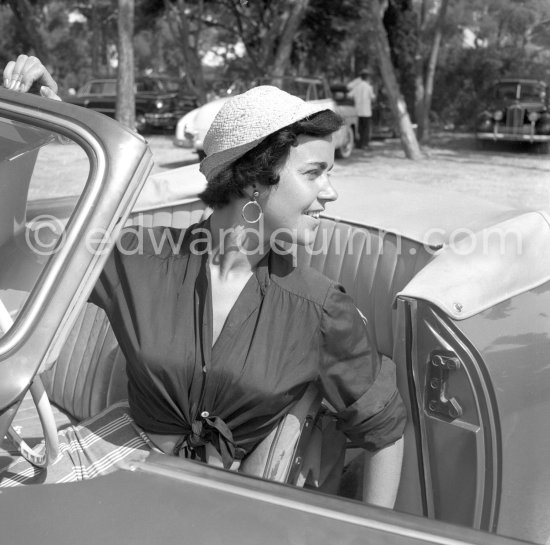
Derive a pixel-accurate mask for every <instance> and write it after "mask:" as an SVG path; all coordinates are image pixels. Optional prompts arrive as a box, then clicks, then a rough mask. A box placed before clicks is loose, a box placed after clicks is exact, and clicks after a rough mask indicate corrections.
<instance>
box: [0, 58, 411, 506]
mask: <svg viewBox="0 0 550 545" xmlns="http://www.w3.org/2000/svg"><path fill="white" fill-rule="evenodd" d="M35 81H37V82H38V83H41V84H42V87H41V89H40V92H41V94H42V95H43V96H48V97H51V98H58V97H57V95H56V92H57V86H56V85H55V82H54V81H53V79H52V78H51V76H50V75H49V73H48V72H47V71H46V69H45V68H44V67H43V65H42V64H41V63H40V62H39V61H38V59H36V58H33V57H26V56H20V57H18V59H17V61H16V62H13V61H12V62H10V63H9V64H8V65H7V67H6V69H5V70H4V85H5V86H6V87H8V88H11V89H14V90H19V91H21V92H26V91H27V90H28V89H29V88H30V87H31V85H32V83H33V82H35ZM340 124H341V120H340V118H339V117H338V116H337V115H336V114H334V113H333V112H332V111H330V110H327V109H326V108H325V107H324V106H323V105H319V104H312V103H307V102H304V101H302V100H301V99H299V98H297V97H294V96H292V95H289V94H287V93H285V92H283V91H281V90H279V89H277V88H275V87H270V86H262V87H257V88H254V89H251V90H250V91H248V92H246V93H243V94H242V95H237V96H235V97H233V98H232V99H230V100H229V101H228V102H227V103H226V104H225V105H224V106H223V107H222V109H221V110H220V112H219V113H218V115H217V117H216V118H215V120H214V122H213V124H212V126H211V128H210V130H209V132H208V134H207V136H206V138H205V143H204V148H205V152H206V158H205V159H204V161H203V162H202V163H201V167H200V168H201V171H202V172H203V174H204V175H205V177H206V179H207V182H208V183H207V187H206V190H205V191H204V192H203V193H202V195H201V198H202V199H203V201H204V202H205V203H206V204H207V205H209V206H210V207H212V208H213V213H212V215H211V216H210V217H209V219H208V220H206V221H204V222H202V223H199V224H196V225H194V226H191V227H189V228H188V229H187V230H186V231H185V233H181V232H178V231H177V230H173V229H172V230H168V229H154V230H142V231H139V232H135V231H129V232H127V233H125V234H123V236H122V237H121V239H120V241H119V244H118V245H117V248H116V249H115V251H114V252H113V254H112V255H111V257H110V259H109V261H108V263H107V265H106V266H105V269H104V271H103V273H102V275H101V277H100V280H99V282H98V284H97V286H96V288H95V290H94V292H93V294H92V296H91V300H92V301H93V302H95V303H96V304H98V305H100V306H101V307H103V308H104V309H105V311H106V313H107V315H108V316H109V320H110V321H111V324H112V327H113V330H114V332H115V334H116V336H117V339H118V342H119V343H120V345H121V347H122V349H123V351H124V354H125V356H126V358H127V361H128V365H127V372H128V379H129V411H128V410H127V409H126V408H125V407H123V408H121V407H117V408H115V409H113V410H109V409H108V410H107V412H106V413H105V414H102V415H100V417H96V419H95V420H94V421H93V422H92V423H84V424H83V425H82V426H79V427H76V428H78V429H76V431H75V430H72V429H71V430H70V431H69V432H67V433H68V434H69V435H70V437H69V438H68V439H67V442H69V443H71V441H72V442H73V443H74V442H78V443H79V444H80V445H84V444H86V445H87V444H88V443H90V441H89V440H88V439H86V438H84V439H82V437H83V436H86V437H88V434H90V433H91V434H92V436H93V437H94V438H95V437H96V435H100V432H98V430H99V429H101V430H103V429H104V428H105V423H107V427H108V423H109V422H112V421H113V419H115V418H119V417H120V418H122V417H123V418H125V419H126V420H125V422H127V424H128V425H127V426H125V427H124V433H129V434H130V439H128V442H127V443H121V440H119V439H118V437H119V436H118V435H117V440H115V439H113V438H112V437H111V438H108V440H106V442H104V443H102V449H103V450H100V452H99V453H98V454H94V453H92V452H90V450H91V449H88V448H87V447H85V446H82V448H79V449H78V450H79V451H81V452H82V454H79V455H78V456H81V457H79V458H78V460H74V459H72V460H70V459H69V460H68V461H67V458H70V456H69V457H67V456H65V455H64V456H62V457H61V458H62V459H63V460H61V461H60V460H58V461H57V462H56V464H54V465H53V466H52V468H51V469H48V476H46V477H44V476H43V475H42V476H41V477H36V472H33V474H32V475H31V476H30V477H29V479H28V480H24V479H23V480H20V481H18V480H17V477H16V474H17V473H21V472H20V471H19V470H18V469H17V468H12V470H11V473H9V474H8V477H7V480H8V482H10V483H16V482H32V479H33V478H38V479H39V480H40V479H41V480H42V482H44V480H48V481H54V482H57V481H59V480H62V479H65V480H73V478H74V479H77V478H85V477H90V476H94V475H95V474H96V473H99V474H101V473H105V472H109V471H113V470H114V469H116V467H117V464H116V463H115V464H113V465H109V467H106V468H103V469H101V471H100V470H97V471H96V469H97V467H98V465H97V464H96V463H95V461H97V459H98V457H100V458H101V460H104V459H106V458H107V457H108V456H110V455H111V453H110V451H109V449H110V448H111V447H110V444H112V443H114V444H116V445H117V446H118V447H120V446H121V444H124V445H132V449H133V450H132V449H128V450H129V452H128V454H127V455H126V454H124V456H123V455H122V454H121V455H120V456H119V457H118V458H120V459H122V458H124V459H125V460H128V459H132V456H137V457H138V459H140V457H141V459H142V458H143V457H144V456H146V455H147V454H148V453H149V452H150V451H151V450H152V449H160V450H161V451H163V452H165V453H167V454H171V455H177V456H185V457H190V458H198V459H200V460H202V461H207V462H209V463H216V461H217V462H218V463H221V464H223V465H224V467H226V468H231V467H232V468H234V469H236V468H238V465H239V461H240V460H242V459H243V458H244V457H246V455H247V454H248V453H249V452H251V451H252V450H253V449H254V447H255V446H256V445H257V444H258V443H259V442H260V441H261V440H262V439H263V438H264V437H266V436H267V435H268V434H269V432H270V431H271V430H272V429H273V427H274V426H276V425H277V423H278V422H279V421H280V419H281V418H282V417H283V416H284V415H285V414H286V412H287V411H288V410H289V408H290V407H291V405H292V404H293V403H294V402H295V401H296V400H297V399H299V398H300V396H301V395H302V394H303V392H304V390H305V388H306V387H307V386H308V384H310V383H311V382H315V383H317V384H318V385H319V387H320V388H321V389H322V392H323V394H324V396H325V397H326V398H327V399H328V401H329V402H330V403H331V404H332V406H333V407H334V408H335V411H336V416H337V419H338V421H339V426H340V429H341V430H342V431H344V432H345V433H346V435H348V437H350V438H351V439H352V440H353V441H354V443H355V444H358V445H361V446H363V447H364V448H365V449H366V450H367V452H368V456H367V464H366V477H365V481H366V482H367V483H368V493H367V495H366V496H365V500H366V501H367V502H369V503H375V504H378V505H384V506H393V503H394V500H395V495H396V492H397V485H398V482H399V475H400V468H401V458H402V439H401V436H402V433H403V427H404V422H405V413H404V409H403V405H402V402H401V399H400V397H399V394H398V392H397V389H396V386H395V383H394V382H393V379H392V378H391V377H392V376H393V374H392V372H391V370H390V369H387V368H386V367H383V366H381V364H380V359H379V357H378V354H377V353H376V352H375V351H373V350H371V348H370V343H369V339H368V333H367V330H366V328H365V324H364V322H363V320H362V317H361V316H360V314H359V313H358V311H357V310H356V308H355V306H354V304H353V302H352V300H351V298H350V297H348V296H347V295H346V294H345V292H344V290H343V288H342V287H341V286H339V285H338V284H336V283H334V282H332V281H331V280H329V279H328V278H326V277H324V276H323V275H321V274H320V273H318V272H316V271H314V270H313V269H309V268H298V267H296V266H295V264H294V263H293V259H292V257H291V256H289V255H287V254H288V246H284V247H283V246H281V245H280V242H279V241H284V242H285V243H286V244H287V245H288V243H290V244H291V245H307V244H309V243H311V242H312V241H313V239H314V238H315V233H316V231H317V229H318V227H319V218H318V216H319V213H320V212H322V211H323V210H324V209H325V205H326V204H327V203H328V202H330V201H332V200H334V199H336V197H337V194H336V192H335V190H334V188H333V187H332V185H331V183H330V170H331V169H332V166H333V161H334V145H333V143H332V134H333V133H334V132H335V131H336V130H337V129H338V128H339V126H340ZM167 241H168V242H171V243H167ZM173 241H179V244H178V247H177V248H174V246H173V244H172V243H173ZM117 411H118V412H117ZM121 412H122V416H121V414H119V413H121ZM98 421H99V424H98ZM117 433H118V432H117ZM73 434H74V435H73ZM119 435H120V434H119ZM136 441H137V443H139V444H137V443H136ZM97 442H101V441H100V440H98V441H97ZM111 450H112V448H111ZM130 451H131V452H130ZM118 452H120V448H119V450H117V453H118ZM124 453H126V451H124ZM94 456H95V458H94ZM117 456H118V454H117ZM87 457H89V460H88V459H87ZM82 458H86V460H85V461H84V462H83V461H82ZM118 458H117V459H118ZM64 464H65V465H66V464H68V466H69V467H70V468H73V469H72V470H71V472H70V477H67V474H66V473H62V469H63V471H65V468H64ZM86 464H88V467H89V468H93V469H90V470H88V471H87V473H86V472H85V473H84V474H83V473H82V471H81V470H80V473H78V472H77V473H75V471H74V467H75V466H82V465H86ZM102 467H103V466H102Z"/></svg>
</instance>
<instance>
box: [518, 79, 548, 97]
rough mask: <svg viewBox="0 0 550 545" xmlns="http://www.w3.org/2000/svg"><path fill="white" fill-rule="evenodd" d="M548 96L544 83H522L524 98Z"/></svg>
mask: <svg viewBox="0 0 550 545" xmlns="http://www.w3.org/2000/svg"><path fill="white" fill-rule="evenodd" d="M545 96H546V93H545V89H544V87H543V86H542V85H539V84H536V83H522V84H521V85H520V98H521V99H522V100H535V101H538V100H544V98H545Z"/></svg>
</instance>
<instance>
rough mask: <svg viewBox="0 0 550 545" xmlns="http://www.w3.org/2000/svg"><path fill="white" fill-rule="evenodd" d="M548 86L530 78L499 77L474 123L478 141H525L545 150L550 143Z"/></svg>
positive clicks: (549, 97) (549, 96)
mask: <svg viewBox="0 0 550 545" xmlns="http://www.w3.org/2000/svg"><path fill="white" fill-rule="evenodd" d="M549 100H550V95H549V91H548V85H547V84H546V83H545V82H543V81H538V80H533V79H521V78H518V79H512V78H509V79H501V80H498V81H497V82H496V83H495V84H494V86H493V89H492V93H491V98H490V100H489V103H488V104H487V106H486V109H485V110H484V111H483V112H481V114H480V115H479V116H478V118H477V122H476V137H477V138H478V140H479V141H480V142H482V143H483V142H486V141H509V142H529V143H531V144H534V145H537V146H539V149H541V150H543V151H548V143H549V142H550V111H549Z"/></svg>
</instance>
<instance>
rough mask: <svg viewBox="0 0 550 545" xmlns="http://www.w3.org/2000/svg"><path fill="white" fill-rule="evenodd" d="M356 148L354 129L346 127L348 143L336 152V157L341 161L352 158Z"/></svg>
mask: <svg viewBox="0 0 550 545" xmlns="http://www.w3.org/2000/svg"><path fill="white" fill-rule="evenodd" d="M354 147H355V144H354V134H353V128H352V127H351V126H349V125H348V126H347V127H346V141H345V142H344V143H343V144H342V145H341V146H340V147H339V148H338V149H337V150H336V157H338V158H339V159H347V158H348V157H350V156H351V152H352V151H353V148H354Z"/></svg>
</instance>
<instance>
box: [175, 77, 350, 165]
mask: <svg viewBox="0 0 550 545" xmlns="http://www.w3.org/2000/svg"><path fill="white" fill-rule="evenodd" d="M255 85H276V86H277V87H279V88H281V89H283V91H286V92H288V93H290V94H292V95H295V96H298V97H300V98H301V99H303V100H306V101H311V102H315V103H320V104H326V106H327V109H331V110H334V111H336V112H338V113H340V114H341V115H342V117H343V118H344V125H343V126H342V127H341V129H340V130H339V131H338V132H337V133H336V134H335V136H334V140H335V147H336V156H337V157H339V158H343V159H345V158H348V157H350V155H351V152H352V151H353V148H354V145H355V144H354V142H355V131H357V126H358V121H357V114H356V113H355V112H354V111H353V109H350V108H349V107H348V105H344V107H340V105H339V104H338V103H337V102H336V101H335V100H334V98H333V96H332V93H331V91H330V88H329V86H328V84H327V82H326V81H325V80H324V79H322V78H306V77H291V76H285V77H278V78H260V79H258V80H255V81H254V82H253V83H252V85H251V86H255ZM228 99H229V97H228V96H224V97H220V98H217V99H215V100H213V101H211V102H208V103H206V104H204V105H203V106H201V107H200V108H197V109H196V110H192V111H191V112H189V113H187V114H186V115H185V116H184V117H182V118H181V119H180V120H179V121H178V124H177V126H176V132H175V137H174V145H175V146H179V147H184V148H193V149H195V151H196V152H197V154H198V156H199V158H200V159H202V158H204V149H203V142H204V137H205V136H206V133H207V132H208V129H209V128H210V125H211V124H212V121H213V120H214V117H216V114H217V113H218V112H219V110H220V109H221V107H222V106H223V105H224V104H225V102H226V101H227V100H228Z"/></svg>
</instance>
